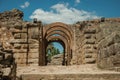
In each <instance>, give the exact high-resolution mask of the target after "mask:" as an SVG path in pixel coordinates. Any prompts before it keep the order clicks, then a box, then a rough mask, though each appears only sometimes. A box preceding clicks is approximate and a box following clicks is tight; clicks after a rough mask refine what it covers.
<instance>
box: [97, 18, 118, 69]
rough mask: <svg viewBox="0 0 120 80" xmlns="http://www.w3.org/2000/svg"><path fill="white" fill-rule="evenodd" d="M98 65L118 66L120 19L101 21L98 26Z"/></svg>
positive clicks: (101, 66) (105, 66)
mask: <svg viewBox="0 0 120 80" xmlns="http://www.w3.org/2000/svg"><path fill="white" fill-rule="evenodd" d="M96 35H97V43H98V49H97V54H98V61H97V63H98V67H100V68H107V69H111V68H114V67H120V19H111V20H108V19H107V20H106V21H105V22H102V23H101V24H100V26H99V28H98V34H96Z"/></svg>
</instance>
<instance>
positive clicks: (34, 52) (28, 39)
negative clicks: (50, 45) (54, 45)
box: [0, 9, 38, 65]
mask: <svg viewBox="0 0 120 80" xmlns="http://www.w3.org/2000/svg"><path fill="white" fill-rule="evenodd" d="M22 18H23V13H22V12H21V11H19V10H17V9H13V10H11V11H6V12H4V13H0V41H1V42H2V44H3V47H4V48H5V49H13V52H14V57H15V61H16V63H17V64H18V65H26V64H38V40H36V36H38V35H37V33H38V31H36V28H34V29H31V27H36V26H37V27H38V24H37V23H33V22H27V21H23V19H22ZM36 32H37V33H36Z"/></svg>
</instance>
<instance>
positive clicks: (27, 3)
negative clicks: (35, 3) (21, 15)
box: [20, 1, 30, 9]
mask: <svg viewBox="0 0 120 80" xmlns="http://www.w3.org/2000/svg"><path fill="white" fill-rule="evenodd" d="M29 5H30V3H29V2H28V1H26V2H25V3H24V4H23V5H21V6H20V7H21V8H23V9H24V8H27V7H28V6H29Z"/></svg>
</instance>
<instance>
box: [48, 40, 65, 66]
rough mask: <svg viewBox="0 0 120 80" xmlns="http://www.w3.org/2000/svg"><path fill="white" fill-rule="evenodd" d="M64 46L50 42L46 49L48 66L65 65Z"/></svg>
mask: <svg viewBox="0 0 120 80" xmlns="http://www.w3.org/2000/svg"><path fill="white" fill-rule="evenodd" d="M64 46H65V45H64V44H63V42H58V41H52V42H48V45H47V48H46V65H65V53H64V52H65V47H64Z"/></svg>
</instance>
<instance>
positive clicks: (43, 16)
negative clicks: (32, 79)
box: [30, 4, 99, 24]
mask: <svg viewBox="0 0 120 80" xmlns="http://www.w3.org/2000/svg"><path fill="white" fill-rule="evenodd" d="M34 18H37V19H38V20H41V21H42V22H44V23H52V22H64V23H68V24H73V23H75V22H77V21H83V20H89V19H96V18H99V17H98V16H96V15H95V13H94V12H88V11H85V10H78V9H75V8H72V7H71V8H68V4H56V5H53V6H52V7H51V10H50V11H45V10H43V9H41V8H39V9H36V10H35V11H34V12H33V13H32V15H31V16H30V19H34Z"/></svg>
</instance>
